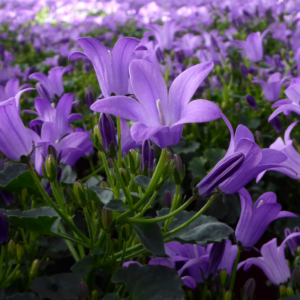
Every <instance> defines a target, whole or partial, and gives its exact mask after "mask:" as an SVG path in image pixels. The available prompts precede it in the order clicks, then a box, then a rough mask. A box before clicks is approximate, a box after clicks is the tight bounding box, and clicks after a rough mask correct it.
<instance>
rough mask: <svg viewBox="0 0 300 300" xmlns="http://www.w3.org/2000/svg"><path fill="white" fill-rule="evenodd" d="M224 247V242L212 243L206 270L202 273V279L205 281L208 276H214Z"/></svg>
mask: <svg viewBox="0 0 300 300" xmlns="http://www.w3.org/2000/svg"><path fill="white" fill-rule="evenodd" d="M225 247H226V240H223V241H222V242H220V243H214V244H213V246H212V247H211V249H210V252H209V257H208V264H207V268H206V270H205V272H204V277H205V278H206V279H207V278H208V277H209V276H211V275H212V276H215V274H216V272H217V270H218V268H219V264H220V262H221V260H222V258H223V255H224V251H225Z"/></svg>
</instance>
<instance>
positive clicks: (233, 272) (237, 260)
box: [230, 248, 241, 293]
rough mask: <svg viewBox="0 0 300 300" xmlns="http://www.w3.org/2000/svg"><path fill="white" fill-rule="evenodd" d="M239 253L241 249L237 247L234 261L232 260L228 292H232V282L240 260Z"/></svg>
mask: <svg viewBox="0 0 300 300" xmlns="http://www.w3.org/2000/svg"><path fill="white" fill-rule="evenodd" d="M240 255H241V250H240V249H239V248H238V252H237V254H236V258H235V262H234V265H233V270H232V275H231V279H230V292H231V293H232V292H233V288H234V282H235V277H236V271H237V267H238V263H239V260H240Z"/></svg>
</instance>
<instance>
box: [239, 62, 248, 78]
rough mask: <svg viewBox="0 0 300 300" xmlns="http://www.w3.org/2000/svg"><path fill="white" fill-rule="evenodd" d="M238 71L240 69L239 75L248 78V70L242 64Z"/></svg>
mask: <svg viewBox="0 0 300 300" xmlns="http://www.w3.org/2000/svg"><path fill="white" fill-rule="evenodd" d="M240 69H241V73H242V75H243V76H244V77H245V78H247V76H248V69H247V67H246V66H245V65H244V64H240Z"/></svg>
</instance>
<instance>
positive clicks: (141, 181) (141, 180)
mask: <svg viewBox="0 0 300 300" xmlns="http://www.w3.org/2000/svg"><path fill="white" fill-rule="evenodd" d="M134 181H135V182H136V183H137V184H138V185H139V186H141V187H142V188H144V189H147V187H148V185H149V183H150V178H149V177H146V176H143V175H139V176H136V177H134Z"/></svg>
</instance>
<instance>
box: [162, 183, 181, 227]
mask: <svg viewBox="0 0 300 300" xmlns="http://www.w3.org/2000/svg"><path fill="white" fill-rule="evenodd" d="M179 191H180V185H179V184H177V185H176V194H175V197H174V200H173V202H172V206H171V210H170V212H173V211H174V209H176V207H177V201H178V197H179ZM172 220H173V218H170V219H168V220H166V223H165V226H164V231H165V232H167V230H168V227H169V225H170V223H171V222H172Z"/></svg>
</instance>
